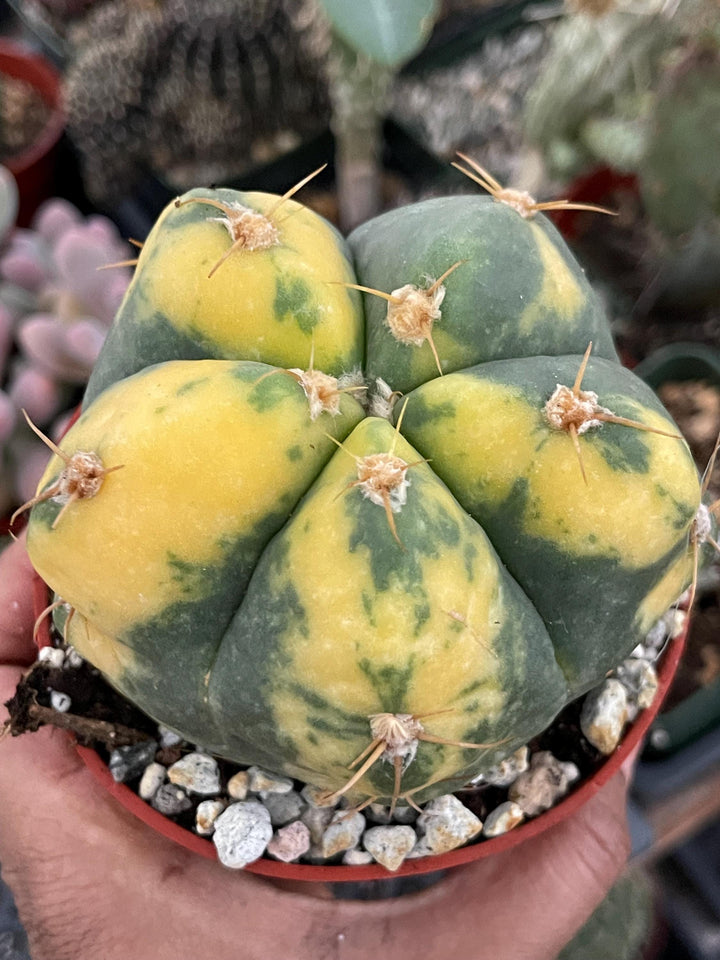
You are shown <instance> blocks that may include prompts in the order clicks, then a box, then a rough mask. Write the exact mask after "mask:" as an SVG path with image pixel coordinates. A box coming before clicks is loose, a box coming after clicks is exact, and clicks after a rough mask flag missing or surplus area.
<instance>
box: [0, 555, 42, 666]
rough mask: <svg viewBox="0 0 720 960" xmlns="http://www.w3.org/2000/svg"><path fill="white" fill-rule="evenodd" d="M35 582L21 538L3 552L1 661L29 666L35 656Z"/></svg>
mask: <svg viewBox="0 0 720 960" xmlns="http://www.w3.org/2000/svg"><path fill="white" fill-rule="evenodd" d="M32 583H33V569H32V566H31V564H30V560H29V559H28V555H27V552H26V550H25V541H24V538H21V539H20V540H18V541H17V542H16V543H12V544H11V545H10V546H9V547H7V548H6V549H5V550H3V552H2V553H0V611H2V614H3V616H2V622H0V663H14V664H21V665H23V666H27V665H28V664H30V663H32V661H33V660H34V659H35V653H36V651H35V647H34V644H33V640H32V625H33V598H32Z"/></svg>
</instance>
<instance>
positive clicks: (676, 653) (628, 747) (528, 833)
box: [34, 576, 687, 883]
mask: <svg viewBox="0 0 720 960" xmlns="http://www.w3.org/2000/svg"><path fill="white" fill-rule="evenodd" d="M47 605H48V588H47V586H46V585H45V583H44V582H43V581H42V580H41V579H40V577H38V576H36V577H35V582H34V606H35V611H36V614H37V615H39V614H40V613H42V611H43V610H45V608H46V607H47ZM686 632H687V627H686V630H685V631H684V632H683V634H682V635H681V636H680V637H677V638H676V639H674V640H672V641H671V642H670V644H669V645H668V648H667V649H666V651H665V653H664V656H663V659H662V663H661V666H660V670H659V673H658V692H657V695H656V696H655V699H654V701H653V703H652V706H650V707H649V708H648V709H646V710H643V711H642V713H640V714H639V715H638V717H637V719H636V721H635V723H634V724H633V725H632V726H630V727H629V728H628V730H627V731H626V733H625V736H624V737H623V740H622V742H621V743H620V745H619V747H618V748H617V749H616V750H615V752H614V753H613V754H612V755H611V756H609V757H608V758H607V759H606V760H605V761H604V762H603V764H602V766H600V767H599V768H598V769H597V770H596V771H595V773H594V774H593V775H592V776H591V777H589V778H587V779H585V780H583V781H582V782H581V783H580V785H579V786H578V787H577V788H576V789H575V790H573V791H572V792H571V793H570V794H568V795H567V796H566V797H565V798H564V799H563V800H561V801H560V802H559V803H558V804H556V806H554V807H553V808H552V809H550V810H548V811H547V813H543V814H541V815H540V816H539V817H536V818H535V819H533V820H528V821H527V822H526V823H524V824H521V825H520V826H519V827H516V828H515V829H514V830H511V831H510V832H508V833H505V834H503V835H502V836H499V837H495V838H493V839H490V840H483V841H481V842H479V843H475V844H471V845H470V846H467V847H461V848H460V849H458V850H452V851H450V853H444V854H440V855H439V856H436V857H421V858H419V859H417V860H407V861H406V862H405V863H404V864H403V865H402V866H401V867H400V869H399V870H397V871H396V872H395V873H389V872H388V871H387V870H386V869H385V868H384V867H382V866H381V865H380V864H370V865H368V866H357V867H352V866H342V865H340V866H315V865H312V864H301V863H282V862H280V861H277V860H270V859H265V858H261V859H260V860H256V861H255V863H251V864H249V865H248V866H247V867H245V869H246V870H247V871H248V872H249V873H257V874H261V875H263V876H266V877H275V878H278V879H284V880H308V881H317V882H321V883H337V882H338V881H359V880H387V879H389V878H393V877H409V876H417V875H419V874H424V873H432V872H434V871H437V870H446V869H448V868H449V867H457V866H460V865H461V864H465V863H470V862H472V861H474V860H479V859H481V858H482V857H490V856H493V854H496V853H502V852H503V851H504V850H509V849H510V847H514V846H516V845H517V844H519V843H522V842H523V841H524V840H529V839H530V837H535V836H537V835H538V834H539V833H543V832H544V831H545V830H548V829H550V828H551V827H554V826H555V825H556V824H558V823H560V822H561V821H563V820H565V819H567V818H568V817H570V816H572V815H573V814H574V813H576V812H577V811H578V810H579V809H580V807H582V806H583V805H584V804H585V803H587V802H588V800H590V798H591V797H593V796H594V795H595V794H596V793H597V792H598V790H599V789H600V788H601V787H602V786H603V785H604V784H606V783H607V781H608V780H609V779H610V778H611V777H612V776H613V775H614V774H616V773H617V772H618V771H619V770H620V767H621V766H622V764H623V763H624V761H625V760H626V759H627V758H628V757H629V756H630V755H631V753H632V752H633V750H634V749H635V747H637V746H638V745H639V744H640V742H641V740H642V739H643V737H644V736H645V734H646V733H647V731H648V729H649V727H650V725H651V723H652V722H653V720H654V718H655V716H656V714H657V712H658V710H659V709H660V704H661V702H662V699H663V697H664V696H665V693H666V692H667V690H668V687H669V686H670V682H671V680H672V678H673V676H674V674H675V671H676V669H677V665H678V661H679V660H680V654H681V653H682V649H683V646H684V643H685V636H686ZM50 642H51V640H50V625H49V621H48V619H47V618H45V619H44V620H43V621H42V624H41V627H40V630H39V633H38V645H39V646H41V647H44V646H48V645H49V644H50ZM76 750H77V752H78V754H79V755H80V757H81V759H82V760H83V762H84V763H85V765H86V766H87V768H88V769H89V770H90V772H91V773H92V774H93V776H94V777H95V779H96V780H97V781H98V783H100V784H102V786H103V787H105V789H106V790H107V791H108V792H109V793H111V794H112V795H113V797H115V798H116V799H117V800H119V802H120V803H121V804H122V805H123V806H124V807H125V809H126V810H129V811H130V813H132V814H134V815H135V816H136V817H139V818H140V820H142V821H143V822H144V823H146V824H147V825H148V826H149V827H152V829H153V830H156V831H157V832H158V833H160V834H162V835H163V836H165V837H168V838H169V839H170V840H173V841H174V842H175V843H179V844H180V845H181V846H183V847H186V848H187V849H188V850H192V851H193V852H195V853H199V854H200V855H201V856H203V857H207V858H209V859H210V860H215V859H217V853H216V851H215V846H214V844H213V843H212V841H210V840H204V839H203V838H202V837H199V836H197V834H194V833H192V832H191V831H190V830H187V829H185V828H184V827H181V826H179V824H177V823H174V822H173V821H172V820H168V819H167V818H166V817H165V816H163V815H162V814H161V813H159V812H158V811H157V810H155V809H154V808H153V807H151V806H150V805H149V804H147V803H145V801H144V800H141V799H140V797H139V796H138V795H137V794H136V793H134V792H133V791H132V790H131V789H130V788H129V787H127V786H125V784H123V783H116V782H115V780H114V779H113V777H112V775H111V773H110V771H109V769H108V767H107V765H106V764H105V762H104V761H103V760H102V758H101V757H100V756H99V754H97V753H96V752H95V750H92V749H90V748H89V747H81V746H80V745H76Z"/></svg>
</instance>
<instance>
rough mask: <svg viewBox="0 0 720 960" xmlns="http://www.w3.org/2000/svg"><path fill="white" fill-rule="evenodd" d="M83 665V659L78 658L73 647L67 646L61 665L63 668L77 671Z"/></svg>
mask: <svg viewBox="0 0 720 960" xmlns="http://www.w3.org/2000/svg"><path fill="white" fill-rule="evenodd" d="M84 663H85V660H84V658H83V657H81V656H80V654H79V653H78V652H77V650H76V649H75V647H71V646H69V647H68V648H67V649H66V650H65V662H64V664H63V666H64V667H69V668H70V669H71V670H77V669H79V668H80V667H81V666H82V665H83V664H84Z"/></svg>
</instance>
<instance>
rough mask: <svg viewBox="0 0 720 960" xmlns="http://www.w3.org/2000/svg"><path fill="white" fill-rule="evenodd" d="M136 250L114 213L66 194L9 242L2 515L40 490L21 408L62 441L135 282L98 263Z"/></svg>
mask: <svg viewBox="0 0 720 960" xmlns="http://www.w3.org/2000/svg"><path fill="white" fill-rule="evenodd" d="M1 179H2V178H0V180H1ZM131 256H132V254H131V252H130V248H129V247H128V246H127V244H125V243H124V242H123V241H122V240H121V238H120V235H119V233H118V231H117V229H116V227H115V226H114V224H113V223H112V222H111V221H110V220H108V219H107V218H106V217H103V216H100V215H97V214H95V215H91V216H89V217H83V216H82V214H81V213H80V211H79V210H78V209H77V208H76V207H74V206H73V205H72V204H70V203H69V202H67V201H66V200H62V199H59V198H55V199H51V200H49V201H47V202H46V203H45V204H43V205H42V206H41V207H40V209H39V210H38V211H37V213H36V215H35V217H34V219H33V222H32V225H31V228H30V229H15V230H14V231H12V232H11V233H10V234H9V237H8V238H7V239H6V241H5V243H4V245H3V246H2V252H1V253H0V516H2V515H3V514H5V513H7V512H9V511H10V510H11V509H12V508H13V507H15V506H17V505H18V504H19V503H22V502H23V501H25V500H27V499H29V498H30V497H31V496H32V495H33V494H34V492H35V488H36V485H37V482H38V480H39V478H40V474H41V472H42V470H43V469H44V467H45V464H46V463H47V448H46V447H45V446H44V445H43V444H42V442H41V441H40V440H39V439H38V438H37V437H35V436H34V435H33V434H32V433H31V432H30V431H29V430H28V428H27V425H26V424H25V422H24V418H23V416H22V413H21V411H22V410H26V411H27V414H28V416H29V417H30V418H31V420H32V421H33V422H34V423H35V424H36V425H37V426H38V427H40V428H41V429H42V430H43V431H44V432H46V433H47V434H49V435H50V436H53V437H54V438H55V439H57V438H58V436H59V434H60V433H61V432H62V430H63V427H64V425H65V423H66V422H67V418H68V417H69V416H70V415H71V414H72V411H73V408H74V406H75V405H76V403H77V402H78V400H79V396H80V392H81V390H82V387H83V386H84V384H85V383H86V381H87V378H88V376H89V373H90V369H91V367H92V365H93V363H94V362H95V359H96V357H97V354H98V351H99V349H100V346H101V344H102V342H103V340H104V339H105V334H106V332H107V330H108V328H109V326H110V323H111V322H112V319H113V316H114V314H115V311H116V310H117V307H118V306H119V304H120V300H121V299H122V297H123V295H124V292H125V289H126V288H127V285H128V283H129V281H130V271H129V270H128V269H127V268H125V267H120V268H117V269H113V270H109V271H104V270H99V269H98V268H99V267H102V266H104V265H106V264H110V263H113V262H115V261H119V260H126V259H128V258H129V257H131Z"/></svg>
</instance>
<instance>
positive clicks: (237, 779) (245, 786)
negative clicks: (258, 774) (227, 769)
mask: <svg viewBox="0 0 720 960" xmlns="http://www.w3.org/2000/svg"><path fill="white" fill-rule="evenodd" d="M249 789H250V776H249V774H248V772H247V770H240V771H239V772H238V773H236V774H233V776H232V777H230V779H229V780H228V782H227V792H228V796H230V797H232V799H233V800H244V799H245V798H246V797H247V795H248V790H249Z"/></svg>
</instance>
